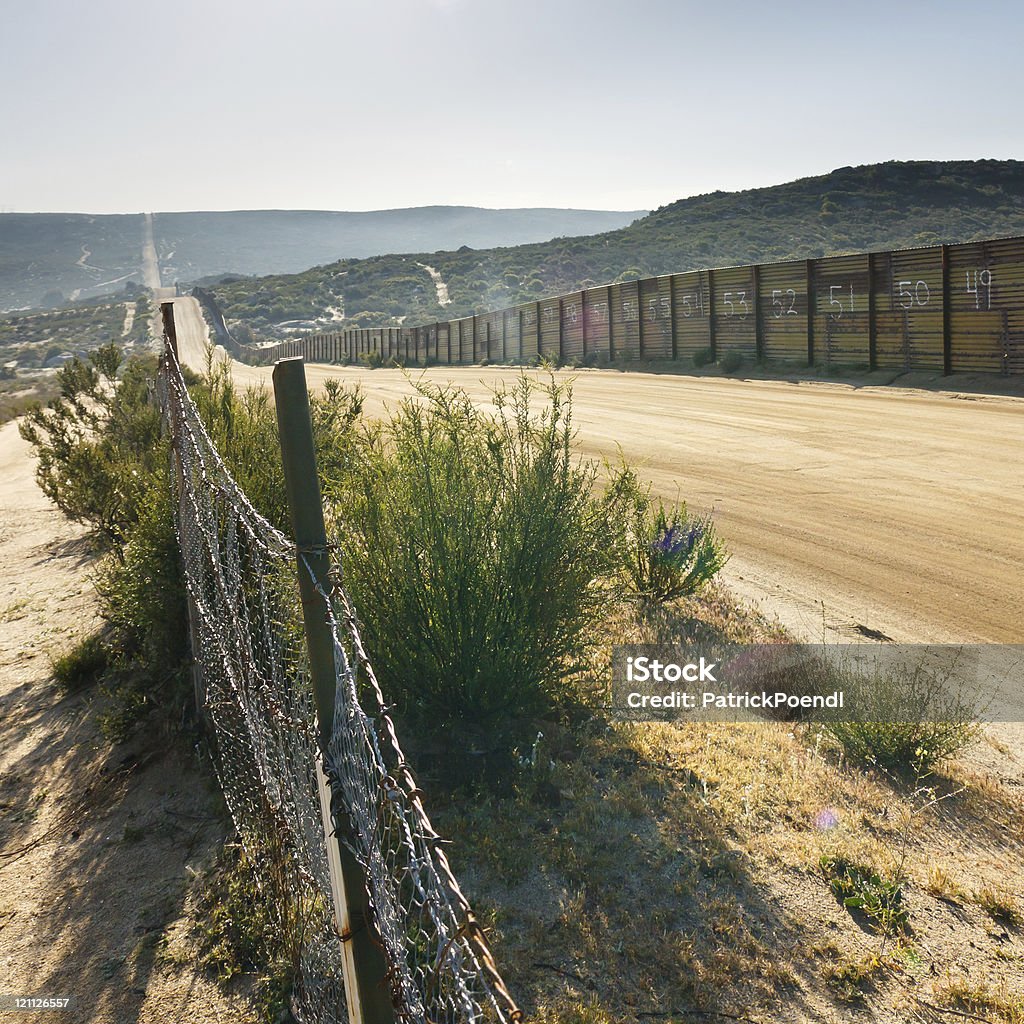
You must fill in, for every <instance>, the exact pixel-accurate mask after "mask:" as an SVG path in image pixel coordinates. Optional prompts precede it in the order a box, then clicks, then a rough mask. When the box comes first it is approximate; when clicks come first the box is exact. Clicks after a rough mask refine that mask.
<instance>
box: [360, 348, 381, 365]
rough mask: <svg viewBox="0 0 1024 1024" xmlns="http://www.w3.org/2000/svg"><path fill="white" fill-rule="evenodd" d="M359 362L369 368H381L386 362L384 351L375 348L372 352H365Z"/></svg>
mask: <svg viewBox="0 0 1024 1024" xmlns="http://www.w3.org/2000/svg"><path fill="white" fill-rule="evenodd" d="M359 362H361V363H362V364H363V365H364V366H365V367H366V368H367V369H369V370H379V369H380V368H381V367H382V366H383V365H384V363H385V359H384V353H383V352H381V351H379V350H378V349H374V350H373V351H372V352H364V353H363V354H362V355H361V356H360V357H359Z"/></svg>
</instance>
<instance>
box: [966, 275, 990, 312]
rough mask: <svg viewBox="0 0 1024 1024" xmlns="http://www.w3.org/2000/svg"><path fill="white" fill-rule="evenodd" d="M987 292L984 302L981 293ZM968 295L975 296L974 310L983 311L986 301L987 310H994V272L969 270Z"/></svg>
mask: <svg viewBox="0 0 1024 1024" xmlns="http://www.w3.org/2000/svg"><path fill="white" fill-rule="evenodd" d="M982 289H984V290H985V298H984V300H982V297H981V291H982ZM967 294H968V295H973V296H974V308H975V309H981V308H982V306H981V303H982V301H984V303H985V309H991V308H992V271H991V270H968V271H967Z"/></svg>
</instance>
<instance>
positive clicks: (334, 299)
mask: <svg viewBox="0 0 1024 1024" xmlns="http://www.w3.org/2000/svg"><path fill="white" fill-rule="evenodd" d="M1014 234H1024V163H1022V162H1020V161H1014V160H1005V161H1001V160H980V161H944V162H926V161H918V162H912V163H899V162H890V163H884V164H875V165H870V166H865V167H857V168H853V167H844V168H840V169H839V170H836V171H833V172H832V173H831V174H826V175H822V176H820V177H814V178H803V179H800V180H799V181H794V182H790V183H788V184H785V185H776V186H772V187H770V188H760V189H751V190H748V191H744V192H713V193H711V194H710V195H703V196H695V197H693V198H690V199H681V200H679V201H678V202H675V203H671V204H670V205H668V206H664V207H662V208H660V209H658V210H655V211H654V212H653V213H651V214H650V215H649V216H647V217H644V218H643V219H641V220H638V221H635V222H634V223H633V224H631V225H629V226H628V227H624V228H621V229H619V230H616V231H608V232H605V233H603V234H597V235H591V236H588V237H574V238H556V239H554V240H553V241H550V242H545V243H542V244H531V245H521V246H516V247H512V248H500V249H481V250H471V249H467V248H465V247H463V248H461V249H459V250H457V251H454V252H435V253H421V254H419V255H395V256H378V257H375V258H372V259H366V260H341V261H339V262H337V263H332V264H329V265H327V266H322V267H315V268H313V269H312V270H307V271H305V272H304V273H301V274H294V275H288V276H277V277H266V278H261V279H258V280H254V279H251V278H248V279H236V280H228V281H225V282H222V283H221V284H220V285H219V286H217V287H216V289H215V291H216V293H217V295H218V297H219V299H220V300H221V302H222V305H223V306H224V309H225V313H226V315H227V316H228V317H229V318H233V319H235V320H237V321H240V322H241V323H242V324H243V325H244V327H243V330H242V335H243V338H242V340H248V336H247V335H248V331H249V330H255V331H256V332H257V334H266V335H269V336H280V334H281V333H282V328H281V325H282V324H284V325H285V326H284V328H283V330H285V331H287V329H288V328H289V327H292V328H294V329H303V328H309V327H312V326H314V325H315V326H316V327H317V328H319V329H325V328H326V329H329V328H330V326H332V325H333V326H335V327H336V326H337V325H338V324H339V323H340V312H339V311H341V310H344V314H345V317H346V325H347V326H363V327H368V326H385V325H394V324H396V323H398V322H399V318H402V317H405V318H406V319H407V321H408V322H409V323H416V322H425V321H430V320H435V319H445V320H447V319H451V318H453V317H458V316H465V315H468V314H470V313H474V312H482V311H484V310H488V309H495V308H500V307H503V306H509V305H514V304H516V303H519V302H525V301H531V300H534V299H537V298H539V297H541V296H543V295H552V294H558V293H560V292H567V291H571V290H573V289H576V288H580V287H586V286H588V285H591V284H603V283H607V282H610V281H616V280H627V279H630V278H635V277H644V276H648V275H654V274H663V273H669V272H680V271H685V270H694V269H700V268H705V267H719V266H734V265H738V264H746V263H761V262H768V261H772V260H785V259H791V258H809V257H814V256H823V255H829V254H835V253H841V252H858V251H863V250H867V249H895V248H902V247H907V246H915V245H927V244H933V243H937V242H964V241H970V240H972V239H981V238H990V237H995V236H1005V235H1014ZM426 267H431V268H433V269H434V270H435V271H436V272H437V273H439V274H440V276H441V279H442V280H443V282H444V283H445V284H446V285H447V288H448V297H449V300H450V301H449V302H448V303H447V304H446V305H444V306H442V305H440V304H439V301H438V290H437V288H436V285H435V281H434V280H433V279H432V278H431V276H430V274H429V272H428V271H427V269H426ZM294 321H300V323H294ZM289 322H293V323H289Z"/></svg>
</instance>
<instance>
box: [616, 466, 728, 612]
mask: <svg viewBox="0 0 1024 1024" xmlns="http://www.w3.org/2000/svg"><path fill="white" fill-rule="evenodd" d="M605 505H606V515H607V519H608V522H609V524H613V526H614V527H615V530H614V536H615V543H614V545H613V550H614V552H615V557H616V561H617V564H618V567H619V571H620V574H621V576H622V577H623V578H624V580H625V582H626V585H627V587H628V589H629V590H630V591H631V592H632V593H633V594H635V595H637V596H639V597H640V598H641V599H643V600H645V601H649V602H652V603H655V604H663V603H665V602H666V601H671V600H674V599H675V598H677V597H684V596H686V595H687V594H693V593H696V592H697V591H698V590H700V589H701V587H703V586H704V584H705V583H707V582H709V581H710V580H711V579H712V578H713V577H714V576H715V575H716V574H717V573H718V572H719V570H720V569H721V568H722V567H723V566H724V565H725V563H726V562H727V561H728V556H727V555H726V553H725V549H724V547H723V545H722V543H721V541H720V540H719V539H718V536H717V534H716V532H715V527H714V524H713V523H712V521H711V517H710V516H709V515H708V516H704V517H700V518H692V517H691V516H690V515H689V513H688V512H687V509H686V505H685V504H684V503H681V504H677V505H674V506H673V507H672V508H671V510H666V509H665V506H664V504H663V503H662V502H661V501H659V502H658V503H657V507H655V505H654V502H653V500H652V499H651V492H650V487H646V488H645V487H642V486H641V485H640V482H639V480H638V478H637V475H636V473H635V471H634V470H632V469H631V468H630V467H628V466H626V465H622V466H620V467H619V469H618V470H617V471H616V472H615V473H614V474H613V475H612V478H611V483H610V484H609V486H608V489H607V491H606V495H605Z"/></svg>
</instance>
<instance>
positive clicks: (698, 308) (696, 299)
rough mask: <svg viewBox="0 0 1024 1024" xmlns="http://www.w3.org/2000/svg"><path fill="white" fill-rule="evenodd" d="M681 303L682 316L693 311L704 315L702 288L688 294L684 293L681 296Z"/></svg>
mask: <svg viewBox="0 0 1024 1024" xmlns="http://www.w3.org/2000/svg"><path fill="white" fill-rule="evenodd" d="M682 303H683V316H686V317H690V316H693V314H694V313H698V314H700V316H703V315H704V290H703V289H700V290H698V291H695V292H692V293H691V294H689V295H684V296H683V298H682Z"/></svg>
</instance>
